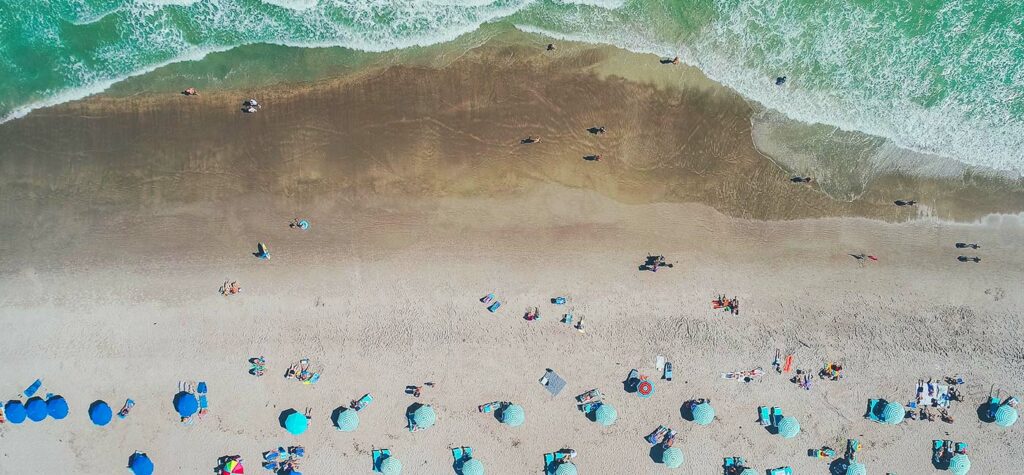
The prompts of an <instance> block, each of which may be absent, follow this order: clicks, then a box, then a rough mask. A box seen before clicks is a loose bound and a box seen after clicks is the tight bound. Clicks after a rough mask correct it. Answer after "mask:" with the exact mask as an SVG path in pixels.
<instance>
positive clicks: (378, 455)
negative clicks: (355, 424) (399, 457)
mask: <svg viewBox="0 0 1024 475" xmlns="http://www.w3.org/2000/svg"><path fill="white" fill-rule="evenodd" d="M372 455H373V471H374V472H378V473H379V472H380V463H381V462H383V461H384V459H386V458H388V457H390V456H391V450H390V449H381V450H374V451H373V452H372Z"/></svg>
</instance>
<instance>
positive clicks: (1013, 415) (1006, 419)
mask: <svg viewBox="0 0 1024 475" xmlns="http://www.w3.org/2000/svg"><path fill="white" fill-rule="evenodd" d="M1019 416H1020V414H1018V413H1017V408H1015V407H1011V406H1007V405H1006V404H1003V405H1002V406H999V409H996V424H999V425H1000V426H1002V427H1010V426H1012V425H1013V424H1014V423H1015V422H1017V417H1019Z"/></svg>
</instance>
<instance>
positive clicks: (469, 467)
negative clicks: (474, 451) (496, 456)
mask: <svg viewBox="0 0 1024 475" xmlns="http://www.w3.org/2000/svg"><path fill="white" fill-rule="evenodd" d="M459 473H460V475H484V464H482V463H480V461H479V460H477V459H469V460H467V461H465V462H463V463H462V470H460V471H459Z"/></svg>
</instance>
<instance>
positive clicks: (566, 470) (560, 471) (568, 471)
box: [555, 462, 576, 475]
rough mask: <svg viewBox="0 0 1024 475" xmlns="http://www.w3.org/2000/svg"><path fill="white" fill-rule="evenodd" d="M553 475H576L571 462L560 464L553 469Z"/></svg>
mask: <svg viewBox="0 0 1024 475" xmlns="http://www.w3.org/2000/svg"><path fill="white" fill-rule="evenodd" d="M555 475H576V466H575V465H573V464H572V462H562V463H560V464H558V466H557V467H555Z"/></svg>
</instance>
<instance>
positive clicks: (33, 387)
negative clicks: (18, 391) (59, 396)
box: [24, 379, 43, 397]
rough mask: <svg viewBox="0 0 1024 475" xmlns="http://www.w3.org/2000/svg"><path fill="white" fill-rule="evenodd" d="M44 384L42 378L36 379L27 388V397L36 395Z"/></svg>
mask: <svg viewBox="0 0 1024 475" xmlns="http://www.w3.org/2000/svg"><path fill="white" fill-rule="evenodd" d="M42 385H43V380H41V379H37V380H35V381H34V382H33V383H32V384H31V385H29V387H27V388H25V393H24V394H25V397H32V396H35V395H36V392H37V391H39V388H40V387H41V386H42Z"/></svg>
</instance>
